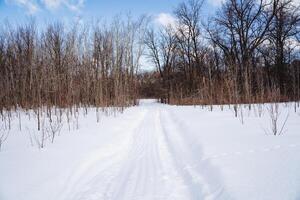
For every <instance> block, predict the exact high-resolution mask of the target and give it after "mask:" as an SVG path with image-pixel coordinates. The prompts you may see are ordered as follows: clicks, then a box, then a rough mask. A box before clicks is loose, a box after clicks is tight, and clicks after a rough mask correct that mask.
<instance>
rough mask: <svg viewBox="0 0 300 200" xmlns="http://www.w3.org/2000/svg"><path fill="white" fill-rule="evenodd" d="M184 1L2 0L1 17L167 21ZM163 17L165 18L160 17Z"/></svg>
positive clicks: (209, 8)
mask: <svg viewBox="0 0 300 200" xmlns="http://www.w3.org/2000/svg"><path fill="white" fill-rule="evenodd" d="M220 1H222V0H207V2H206V3H205V6H204V8H203V12H204V15H205V16H207V15H209V14H210V13H213V12H214V11H215V10H216V8H217V7H218V5H219V4H220ZM180 2H182V0H0V20H1V21H2V20H4V19H8V20H9V21H10V22H17V23H22V22H24V21H26V20H28V19H29V18H30V17H34V18H35V19H36V21H37V22H38V23H39V24H43V23H45V22H51V21H56V20H60V21H64V22H71V21H76V20H78V19H80V20H83V21H85V20H91V19H99V18H100V19H106V20H109V19H111V18H112V17H113V16H115V15H117V14H120V13H128V12H131V14H132V15H133V16H134V17H136V16H139V15H141V14H147V15H151V16H153V18H154V20H155V19H156V18H158V19H160V20H165V19H166V18H167V17H166V16H169V15H170V14H171V13H172V10H173V9H174V7H176V6H177V5H178V4H179V3H180ZM160 17H162V18H160Z"/></svg>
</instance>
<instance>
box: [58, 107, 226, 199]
mask: <svg viewBox="0 0 300 200" xmlns="http://www.w3.org/2000/svg"><path fill="white" fill-rule="evenodd" d="M144 109H145V114H144V116H143V119H142V120H141V122H140V123H139V125H138V126H137V127H136V128H135V130H134V132H133V134H132V135H131V136H132V138H131V140H130V142H128V143H127V145H128V146H127V145H123V146H124V148H119V149H118V148H115V149H118V151H117V152H115V153H114V155H112V156H110V157H109V158H107V159H103V158H100V157H99V162H98V163H97V162H96V163H95V164H94V166H90V169H91V168H94V169H96V170H90V169H87V170H86V171H85V172H86V174H85V175H84V177H90V178H80V179H81V180H73V181H71V182H78V183H77V184H76V185H75V186H74V187H71V188H69V190H67V193H66V192H63V195H62V196H61V199H70V200H71V199H72V200H94V199H95V200H96V199H98V200H99V199H107V200H110V199H111V200H119V199H124V200H135V199H143V200H155V199H158V200H160V199H161V200H167V199H170V200H176V199H204V198H205V199H209V198H215V197H216V196H217V195H220V194H221V193H222V188H219V187H218V188H215V187H214V188H210V186H209V185H208V182H206V180H204V178H205V177H203V175H202V174H200V172H201V167H208V166H205V165H203V163H201V157H200V156H199V153H200V151H199V152H192V151H195V149H191V148H190V144H189V143H188V142H187V141H186V140H184V139H183V136H182V134H183V132H181V130H180V129H179V128H178V127H177V125H176V124H175V123H176V122H175V121H173V120H172V118H171V117H169V113H168V111H167V110H166V109H165V107H164V106H158V105H157V104H153V106H151V105H148V106H147V105H145V106H144ZM196 165H197V167H193V166H196ZM206 169H207V168H203V172H204V171H205V170H206ZM91 172H92V173H91ZM205 172H206V173H207V171H205ZM75 174H76V173H75ZM207 175H210V174H207ZM81 177H82V176H81ZM209 179H210V180H211V181H215V180H214V176H211V177H210V178H209ZM67 184H71V183H70V181H69V182H68V183H67ZM215 185H216V184H214V186H215Z"/></svg>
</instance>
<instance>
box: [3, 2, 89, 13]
mask: <svg viewBox="0 0 300 200" xmlns="http://www.w3.org/2000/svg"><path fill="white" fill-rule="evenodd" d="M5 2H6V3H11V4H15V5H18V6H20V7H23V8H25V9H26V10H27V12H28V13H29V14H34V13H36V12H37V11H38V10H40V7H44V8H46V9H48V10H55V9H58V8H61V7H65V8H67V9H69V10H71V11H74V12H79V11H80V10H81V9H82V8H83V6H84V2H85V0H5Z"/></svg>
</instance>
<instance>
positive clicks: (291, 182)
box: [0, 100, 300, 200]
mask: <svg viewBox="0 0 300 200" xmlns="http://www.w3.org/2000/svg"><path fill="white" fill-rule="evenodd" d="M258 107H259V106H254V107H252V108H251V111H249V110H248V108H247V107H246V106H245V107H244V108H243V111H242V112H241V110H240V111H239V116H240V117H239V118H235V117H234V112H233V109H232V108H229V107H228V106H224V110H223V111H222V110H221V108H220V106H214V107H213V111H212V112H211V111H210V110H209V109H210V108H209V107H201V106H197V107H194V106H168V105H162V104H158V103H155V102H154V101H151V100H144V101H141V103H140V106H137V107H132V108H128V109H126V111H125V112H124V113H123V114H118V115H117V116H109V117H108V116H102V118H101V122H100V123H96V117H95V116H96V114H95V112H94V111H90V112H89V113H88V114H87V115H86V116H80V119H79V130H73V128H71V131H69V130H68V127H67V125H66V124H64V127H63V129H62V131H61V134H60V136H59V137H57V138H56V139H55V142H54V144H50V143H49V142H48V143H47V144H46V147H45V148H43V149H39V148H37V147H36V146H32V145H31V142H30V139H29V138H30V137H29V134H28V133H27V132H28V131H29V132H30V130H31V129H32V130H33V129H36V124H35V123H36V121H34V120H33V119H31V120H28V117H26V115H25V114H24V116H23V115H22V116H21V120H22V131H19V125H18V124H19V120H18V119H15V121H13V123H12V131H11V133H10V135H9V138H8V140H7V141H6V143H5V144H4V145H3V148H2V151H1V152H0V199H1V200H94V199H95V200H101V199H108V200H110V199H113V200H123V199H124V200H135V199H142V200H156V199H161V200H167V199H170V200H176V199H180V200H185V199H195V200H199V199H243V200H247V199H249V200H252V199H256V200H259V199H262V200H267V199H270V200H276V199H278V200H282V199H287V200H288V199H291V200H292V199H295V200H297V199H300V115H299V111H298V114H297V113H295V112H294V110H293V107H292V105H290V106H285V105H284V104H282V105H281V106H280V116H279V121H278V122H279V129H280V128H281V126H282V125H281V124H283V123H284V121H285V119H286V118H287V116H288V118H287V122H286V124H285V126H284V134H282V135H281V136H272V135H270V128H271V126H270V115H269V111H268V109H267V108H268V105H266V106H264V108H263V109H262V110H261V109H258ZM259 113H262V116H261V117H259ZM288 113H289V115H288ZM241 116H243V117H241ZM242 122H243V123H242ZM267 133H269V134H267Z"/></svg>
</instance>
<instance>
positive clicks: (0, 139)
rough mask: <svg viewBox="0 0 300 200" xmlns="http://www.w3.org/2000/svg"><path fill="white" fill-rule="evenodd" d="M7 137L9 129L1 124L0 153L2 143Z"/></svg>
mask: <svg viewBox="0 0 300 200" xmlns="http://www.w3.org/2000/svg"><path fill="white" fill-rule="evenodd" d="M8 135H9V129H7V128H5V126H4V125H3V124H2V125H1V127H0V151H1V148H2V145H3V143H4V142H5V141H6V140H7V138H8Z"/></svg>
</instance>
